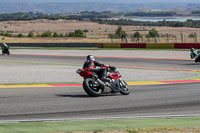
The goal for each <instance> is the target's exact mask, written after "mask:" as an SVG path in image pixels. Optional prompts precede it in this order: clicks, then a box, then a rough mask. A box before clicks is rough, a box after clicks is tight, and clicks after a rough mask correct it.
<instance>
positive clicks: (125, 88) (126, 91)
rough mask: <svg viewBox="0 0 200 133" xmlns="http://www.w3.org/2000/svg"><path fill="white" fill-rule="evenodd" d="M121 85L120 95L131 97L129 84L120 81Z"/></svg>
mask: <svg viewBox="0 0 200 133" xmlns="http://www.w3.org/2000/svg"><path fill="white" fill-rule="evenodd" d="M119 84H120V93H121V94H122V95H129V94H130V90H129V88H128V84H127V83H126V81H124V80H120V81H119Z"/></svg>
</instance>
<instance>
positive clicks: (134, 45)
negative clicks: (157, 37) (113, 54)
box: [121, 43, 146, 48]
mask: <svg viewBox="0 0 200 133" xmlns="http://www.w3.org/2000/svg"><path fill="white" fill-rule="evenodd" d="M121 48H146V43H121Z"/></svg>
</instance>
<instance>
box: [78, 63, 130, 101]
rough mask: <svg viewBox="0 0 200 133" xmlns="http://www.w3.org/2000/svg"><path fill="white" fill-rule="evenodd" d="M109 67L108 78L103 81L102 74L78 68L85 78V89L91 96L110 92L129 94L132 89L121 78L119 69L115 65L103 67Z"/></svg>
mask: <svg viewBox="0 0 200 133" xmlns="http://www.w3.org/2000/svg"><path fill="white" fill-rule="evenodd" d="M102 68H103V69H107V77H106V78H107V79H106V81H102V80H100V78H99V75H100V74H97V73H95V72H93V71H89V70H87V69H78V70H77V71H76V73H78V74H79V75H80V76H81V77H83V78H84V81H83V89H84V90H85V92H86V93H87V94H88V95H89V96H91V97H98V96H102V95H105V94H110V93H121V94H122V95H129V93H130V90H129V88H128V85H127V83H126V82H125V81H124V80H121V75H120V73H119V71H118V69H117V68H116V67H114V66H112V67H111V66H107V67H102Z"/></svg>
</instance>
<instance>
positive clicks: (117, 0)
mask: <svg viewBox="0 0 200 133" xmlns="http://www.w3.org/2000/svg"><path fill="white" fill-rule="evenodd" d="M0 2H115V3H138V2H184V3H196V2H198V3H200V0H167V1H166V0H6V1H5V0H0Z"/></svg>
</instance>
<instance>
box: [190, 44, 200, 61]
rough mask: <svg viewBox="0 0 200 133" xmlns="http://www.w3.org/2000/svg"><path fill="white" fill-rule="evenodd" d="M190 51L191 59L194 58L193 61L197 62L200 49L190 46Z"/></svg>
mask: <svg viewBox="0 0 200 133" xmlns="http://www.w3.org/2000/svg"><path fill="white" fill-rule="evenodd" d="M190 51H191V53H190V57H191V59H193V58H194V59H195V62H196V63H197V62H198V60H199V56H200V51H199V50H196V49H194V48H191V49H190Z"/></svg>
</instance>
